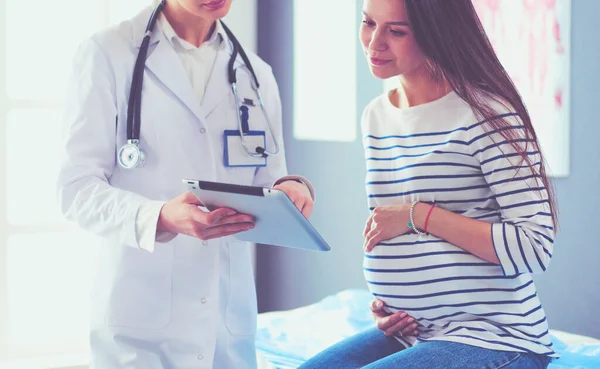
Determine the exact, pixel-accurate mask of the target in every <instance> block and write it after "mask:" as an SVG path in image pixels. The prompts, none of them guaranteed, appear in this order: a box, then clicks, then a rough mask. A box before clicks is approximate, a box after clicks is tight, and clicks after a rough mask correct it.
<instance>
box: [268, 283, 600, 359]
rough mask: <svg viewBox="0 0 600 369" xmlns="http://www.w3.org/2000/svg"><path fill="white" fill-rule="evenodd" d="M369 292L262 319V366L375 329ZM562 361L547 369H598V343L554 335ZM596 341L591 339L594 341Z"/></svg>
mask: <svg viewBox="0 0 600 369" xmlns="http://www.w3.org/2000/svg"><path fill="white" fill-rule="evenodd" d="M371 299H372V296H371V294H370V293H369V292H368V291H366V290H345V291H342V292H339V293H337V294H335V295H332V296H329V297H327V298H325V299H323V300H321V301H319V302H317V303H315V304H312V305H308V306H304V307H302V308H298V309H294V310H289V311H279V312H271V313H265V314H260V315H259V318H258V331H257V339H256V349H257V356H258V359H259V367H260V368H261V369H262V368H264V369H295V368H297V367H298V366H299V365H300V364H302V363H303V362H304V361H305V360H306V359H308V358H310V357H312V356H313V355H315V354H316V353H318V352H319V351H321V350H323V349H325V348H327V347H329V346H331V345H332V344H334V343H336V342H338V341H340V340H342V339H344V338H346V337H349V336H351V335H353V334H355V333H357V332H359V331H361V330H364V329H366V328H370V327H372V326H373V319H372V317H371V313H370V311H369V308H368V306H369V305H368V304H369V302H370V301H371ZM551 335H552V340H553V342H554V345H555V349H556V350H557V352H558V353H559V354H560V355H561V358H560V359H558V360H554V361H553V362H552V363H551V364H550V366H549V367H548V368H549V369H600V343H598V344H596V343H594V344H589V343H585V344H581V343H577V344H574V343H573V342H569V339H566V338H564V337H563V338H562V339H561V338H559V336H560V335H559V333H558V332H554V331H551ZM590 341H592V339H590Z"/></svg>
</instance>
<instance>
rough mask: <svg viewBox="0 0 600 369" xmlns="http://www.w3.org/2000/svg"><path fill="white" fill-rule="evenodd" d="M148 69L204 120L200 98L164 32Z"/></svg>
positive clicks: (148, 62)
mask: <svg viewBox="0 0 600 369" xmlns="http://www.w3.org/2000/svg"><path fill="white" fill-rule="evenodd" d="M157 31H159V30H157ZM159 32H160V31H159ZM146 68H148V69H149V70H150V71H151V72H152V73H153V74H154V75H155V76H156V78H158V80H159V81H160V82H161V83H162V84H164V85H165V86H166V87H167V88H168V89H169V90H171V92H173V94H174V95H175V96H177V98H178V99H179V100H181V102H182V103H183V104H184V105H185V106H187V107H188V109H190V110H191V111H192V113H194V115H196V117H198V119H200V120H204V118H205V116H204V114H203V112H202V109H201V108H200V103H199V101H198V97H197V95H196V94H195V92H194V89H193V88H192V83H191V82H190V79H189V77H188V75H187V74H186V73H185V69H184V68H183V65H182V63H181V60H180V59H179V56H177V53H176V52H175V50H173V47H172V46H171V44H170V43H169V41H168V40H167V39H166V38H165V37H164V35H163V34H162V32H161V37H160V39H159V41H158V44H157V45H156V48H155V49H154V50H153V51H152V54H151V55H150V56H148V58H147V59H146Z"/></svg>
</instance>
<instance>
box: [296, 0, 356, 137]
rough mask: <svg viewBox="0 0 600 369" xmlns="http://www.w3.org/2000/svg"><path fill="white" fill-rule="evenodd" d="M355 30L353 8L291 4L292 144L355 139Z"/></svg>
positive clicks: (315, 0)
mask: <svg viewBox="0 0 600 369" xmlns="http://www.w3.org/2000/svg"><path fill="white" fill-rule="evenodd" d="M316 9H318V10H316ZM332 14H335V16H334V17H332ZM357 24H358V22H357V12H356V5H355V4H354V2H350V3H349V2H348V1H347V0H338V1H321V0H295V1H294V137H295V138H296V139H298V140H314V141H342V142H349V141H354V140H355V139H356V131H357V124H356V122H357V108H356V103H357V102H356V100H357V98H356V95H357V89H356V75H357V69H356V60H357V54H356V53H357V39H356V37H357V36H356V35H357V32H358V31H357Z"/></svg>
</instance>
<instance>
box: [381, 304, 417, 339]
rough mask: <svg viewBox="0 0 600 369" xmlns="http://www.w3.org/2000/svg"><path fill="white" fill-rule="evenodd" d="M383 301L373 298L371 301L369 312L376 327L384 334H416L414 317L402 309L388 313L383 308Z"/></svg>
mask: <svg viewBox="0 0 600 369" xmlns="http://www.w3.org/2000/svg"><path fill="white" fill-rule="evenodd" d="M383 306H384V304H383V301H381V300H377V299H375V300H373V301H372V302H371V305H370V307H371V312H372V314H373V319H375V324H376V325H377V328H378V329H379V330H381V331H382V332H383V333H384V334H385V335H386V336H393V335H396V334H397V335H400V336H418V335H419V331H418V329H417V323H414V321H415V320H414V318H412V317H411V316H410V315H408V314H407V313H405V312H403V311H399V312H397V313H394V314H389V313H388V312H386V311H385V310H383Z"/></svg>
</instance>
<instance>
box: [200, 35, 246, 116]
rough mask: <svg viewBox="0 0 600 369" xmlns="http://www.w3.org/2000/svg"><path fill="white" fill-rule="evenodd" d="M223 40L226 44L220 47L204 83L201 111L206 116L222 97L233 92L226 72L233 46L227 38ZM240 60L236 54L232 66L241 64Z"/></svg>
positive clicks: (235, 66)
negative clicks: (205, 83) (208, 76)
mask: <svg viewBox="0 0 600 369" xmlns="http://www.w3.org/2000/svg"><path fill="white" fill-rule="evenodd" d="M223 42H227V46H226V47H222V48H221V49H220V50H219V53H218V54H217V59H216V60H215V64H214V67H213V69H212V72H211V74H210V78H209V79H208V84H207V85H206V92H205V93H204V98H203V99H202V111H203V112H204V113H205V114H206V116H207V117H208V116H209V115H210V113H211V112H212V111H213V110H214V108H215V107H216V106H217V105H219V103H220V102H221V101H223V99H224V98H226V97H227V96H229V94H232V93H233V92H232V90H231V85H230V84H229V73H228V67H229V58H230V57H231V53H232V52H233V47H232V46H231V42H230V41H229V40H224V41H223ZM241 60H242V58H241V56H239V55H238V57H237V59H236V61H235V63H234V68H238V67H239V66H240V65H243V64H242V62H241ZM242 78H243V77H242ZM232 101H233V99H232Z"/></svg>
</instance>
